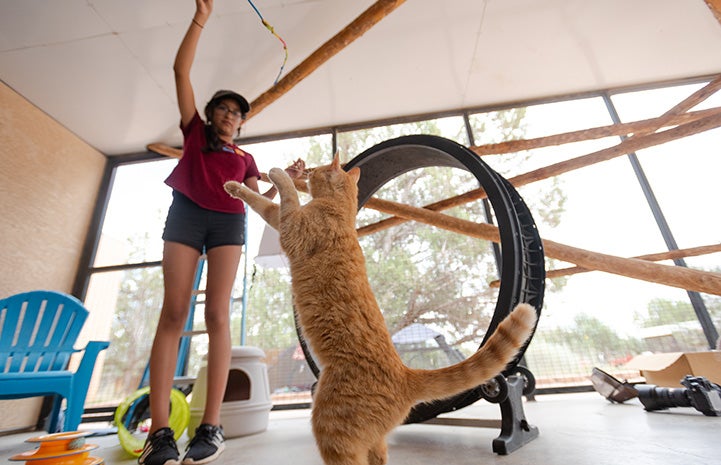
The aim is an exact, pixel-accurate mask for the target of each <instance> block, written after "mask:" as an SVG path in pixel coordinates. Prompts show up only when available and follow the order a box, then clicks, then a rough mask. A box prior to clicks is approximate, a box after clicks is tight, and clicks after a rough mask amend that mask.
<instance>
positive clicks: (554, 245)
mask: <svg viewBox="0 0 721 465" xmlns="http://www.w3.org/2000/svg"><path fill="white" fill-rule="evenodd" d="M365 206H367V207H370V208H373V209H375V210H378V211H381V212H384V213H388V214H392V215H396V217H402V218H404V219H405V220H414V221H419V222H422V223H426V224H430V225H433V226H436V227H438V228H442V229H445V230H447V231H452V232H455V233H459V234H464V235H466V236H470V237H476V238H479V239H485V240H489V241H492V242H499V241H500V232H499V231H498V227H496V226H494V225H491V224H488V223H475V222H473V221H468V220H463V219H461V218H456V217H453V216H449V215H446V214H444V213H439V212H436V211H431V210H428V209H426V208H421V207H413V206H410V205H405V204H402V203H398V202H392V201H389V200H381V199H377V198H371V199H370V200H368V202H366V204H365ZM361 229H362V228H361ZM361 229H359V232H360V230H361ZM360 235H361V234H360V233H359V236H360ZM543 250H544V254H545V255H546V256H548V257H551V258H555V259H558V260H561V261H564V262H568V263H573V264H575V265H578V266H581V267H583V268H588V269H591V270H598V271H604V272H606V273H612V274H616V275H620V276H625V277H628V278H634V279H640V280H642V281H648V282H652V283H657V284H664V285H666V286H671V287H677V288H680V289H686V290H689V291H696V292H705V293H708V294H713V295H721V273H713V272H708V271H700V270H695V269H691V268H685V267H680V266H671V265H662V264H658V263H653V262H650V261H646V260H641V259H638V258H623V257H617V256H614V255H608V254H603V253H599V252H593V251H590V250H584V249H580V248H578V247H572V246H569V245H565V244H561V243H558V242H554V241H551V240H548V239H543Z"/></svg>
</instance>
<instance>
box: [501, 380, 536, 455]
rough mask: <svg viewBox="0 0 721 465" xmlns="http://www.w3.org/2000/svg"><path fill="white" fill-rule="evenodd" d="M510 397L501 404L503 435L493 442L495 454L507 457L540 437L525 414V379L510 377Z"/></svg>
mask: <svg viewBox="0 0 721 465" xmlns="http://www.w3.org/2000/svg"><path fill="white" fill-rule="evenodd" d="M507 381H508V397H507V398H506V400H504V401H503V402H501V403H500V406H501V434H500V435H499V436H498V437H497V438H496V439H494V440H493V452H495V453H497V454H499V455H507V454H509V453H511V452H513V451H514V450H517V449H520V448H521V446H523V445H524V444H526V443H528V442H530V441H532V440H534V439H536V438H537V437H538V434H539V433H538V428H537V427H536V426H533V425H531V424H529V423H528V420H526V415H525V413H524V412H523V402H522V400H521V396H522V395H523V378H521V377H519V376H509V377H508V378H507Z"/></svg>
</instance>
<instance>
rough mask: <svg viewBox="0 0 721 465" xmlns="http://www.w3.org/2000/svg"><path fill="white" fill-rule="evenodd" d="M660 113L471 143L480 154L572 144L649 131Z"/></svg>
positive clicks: (698, 114)
mask: <svg viewBox="0 0 721 465" xmlns="http://www.w3.org/2000/svg"><path fill="white" fill-rule="evenodd" d="M718 113H721V107H714V108H709V109H706V110H699V111H692V112H688V113H683V114H680V115H676V116H674V117H673V119H672V120H671V121H668V122H666V123H667V126H676V125H678V124H684V123H688V122H691V121H696V120H697V119H700V118H704V117H706V116H711V115H716V114H718ZM660 118H661V117H660V116H659V117H656V118H649V119H645V120H641V121H633V122H630V123H619V124H610V125H608V126H599V127H595V128H589V129H581V130H579V131H571V132H564V133H561V134H554V135H551V136H543V137H535V138H533V139H517V140H507V141H504V142H497V143H495V144H485V145H474V146H471V147H469V148H470V149H471V150H472V151H473V152H475V153H476V154H477V155H502V154H505V153H513V152H520V151H523V150H533V149H539V148H542V147H550V146H553V145H563V144H571V143H574V142H584V141H587V140H594V139H602V138H604V137H612V136H630V135H633V134H638V133H641V132H646V131H648V130H649V128H655V127H657V126H658V124H659V123H663V122H664V121H661V120H660Z"/></svg>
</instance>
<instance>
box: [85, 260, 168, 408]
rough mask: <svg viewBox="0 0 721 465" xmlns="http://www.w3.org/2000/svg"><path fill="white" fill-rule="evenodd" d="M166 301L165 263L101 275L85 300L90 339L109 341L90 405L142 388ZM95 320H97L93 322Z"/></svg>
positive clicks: (93, 281)
mask: <svg viewBox="0 0 721 465" xmlns="http://www.w3.org/2000/svg"><path fill="white" fill-rule="evenodd" d="M162 299H163V281H162V272H161V269H160V267H151V268H136V269H133V270H127V271H115V272H108V273H95V274H93V276H92V277H91V280H90V287H89V290H88V295H87V297H86V299H85V304H86V306H87V307H88V309H89V310H90V318H89V322H88V324H87V325H86V327H87V328H84V331H85V330H86V329H87V330H89V331H91V332H92V334H89V335H88V339H95V340H108V341H110V346H109V347H108V349H107V350H105V351H104V352H103V354H101V357H100V358H99V360H98V363H97V365H96V366H95V370H94V372H93V377H94V379H98V380H99V382H98V384H97V390H96V391H94V392H91V393H89V394H88V398H87V401H86V404H87V405H88V406H90V405H107V404H110V405H112V404H116V403H118V402H120V401H121V400H122V399H124V398H126V397H127V396H129V395H130V394H132V393H133V392H135V390H136V389H138V387H139V384H140V380H141V379H142V376H143V372H144V371H145V367H146V365H147V363H148V360H149V357H150V347H151V345H152V343H153V337H154V336H155V328H156V326H157V321H158V317H159V316H160V308H161V306H162ZM92 322H95V323H92Z"/></svg>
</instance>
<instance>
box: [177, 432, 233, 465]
mask: <svg viewBox="0 0 721 465" xmlns="http://www.w3.org/2000/svg"><path fill="white" fill-rule="evenodd" d="M223 450H225V437H224V436H223V427H222V426H213V425H209V424H207V423H203V424H202V425H200V426H198V427H197V428H196V429H195V436H193V439H191V440H190V443H188V447H187V449H186V452H185V457H183V462H182V463H183V465H200V464H201V463H208V462H212V461H213V460H215V459H217V458H218V456H220V454H221V453H223Z"/></svg>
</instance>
